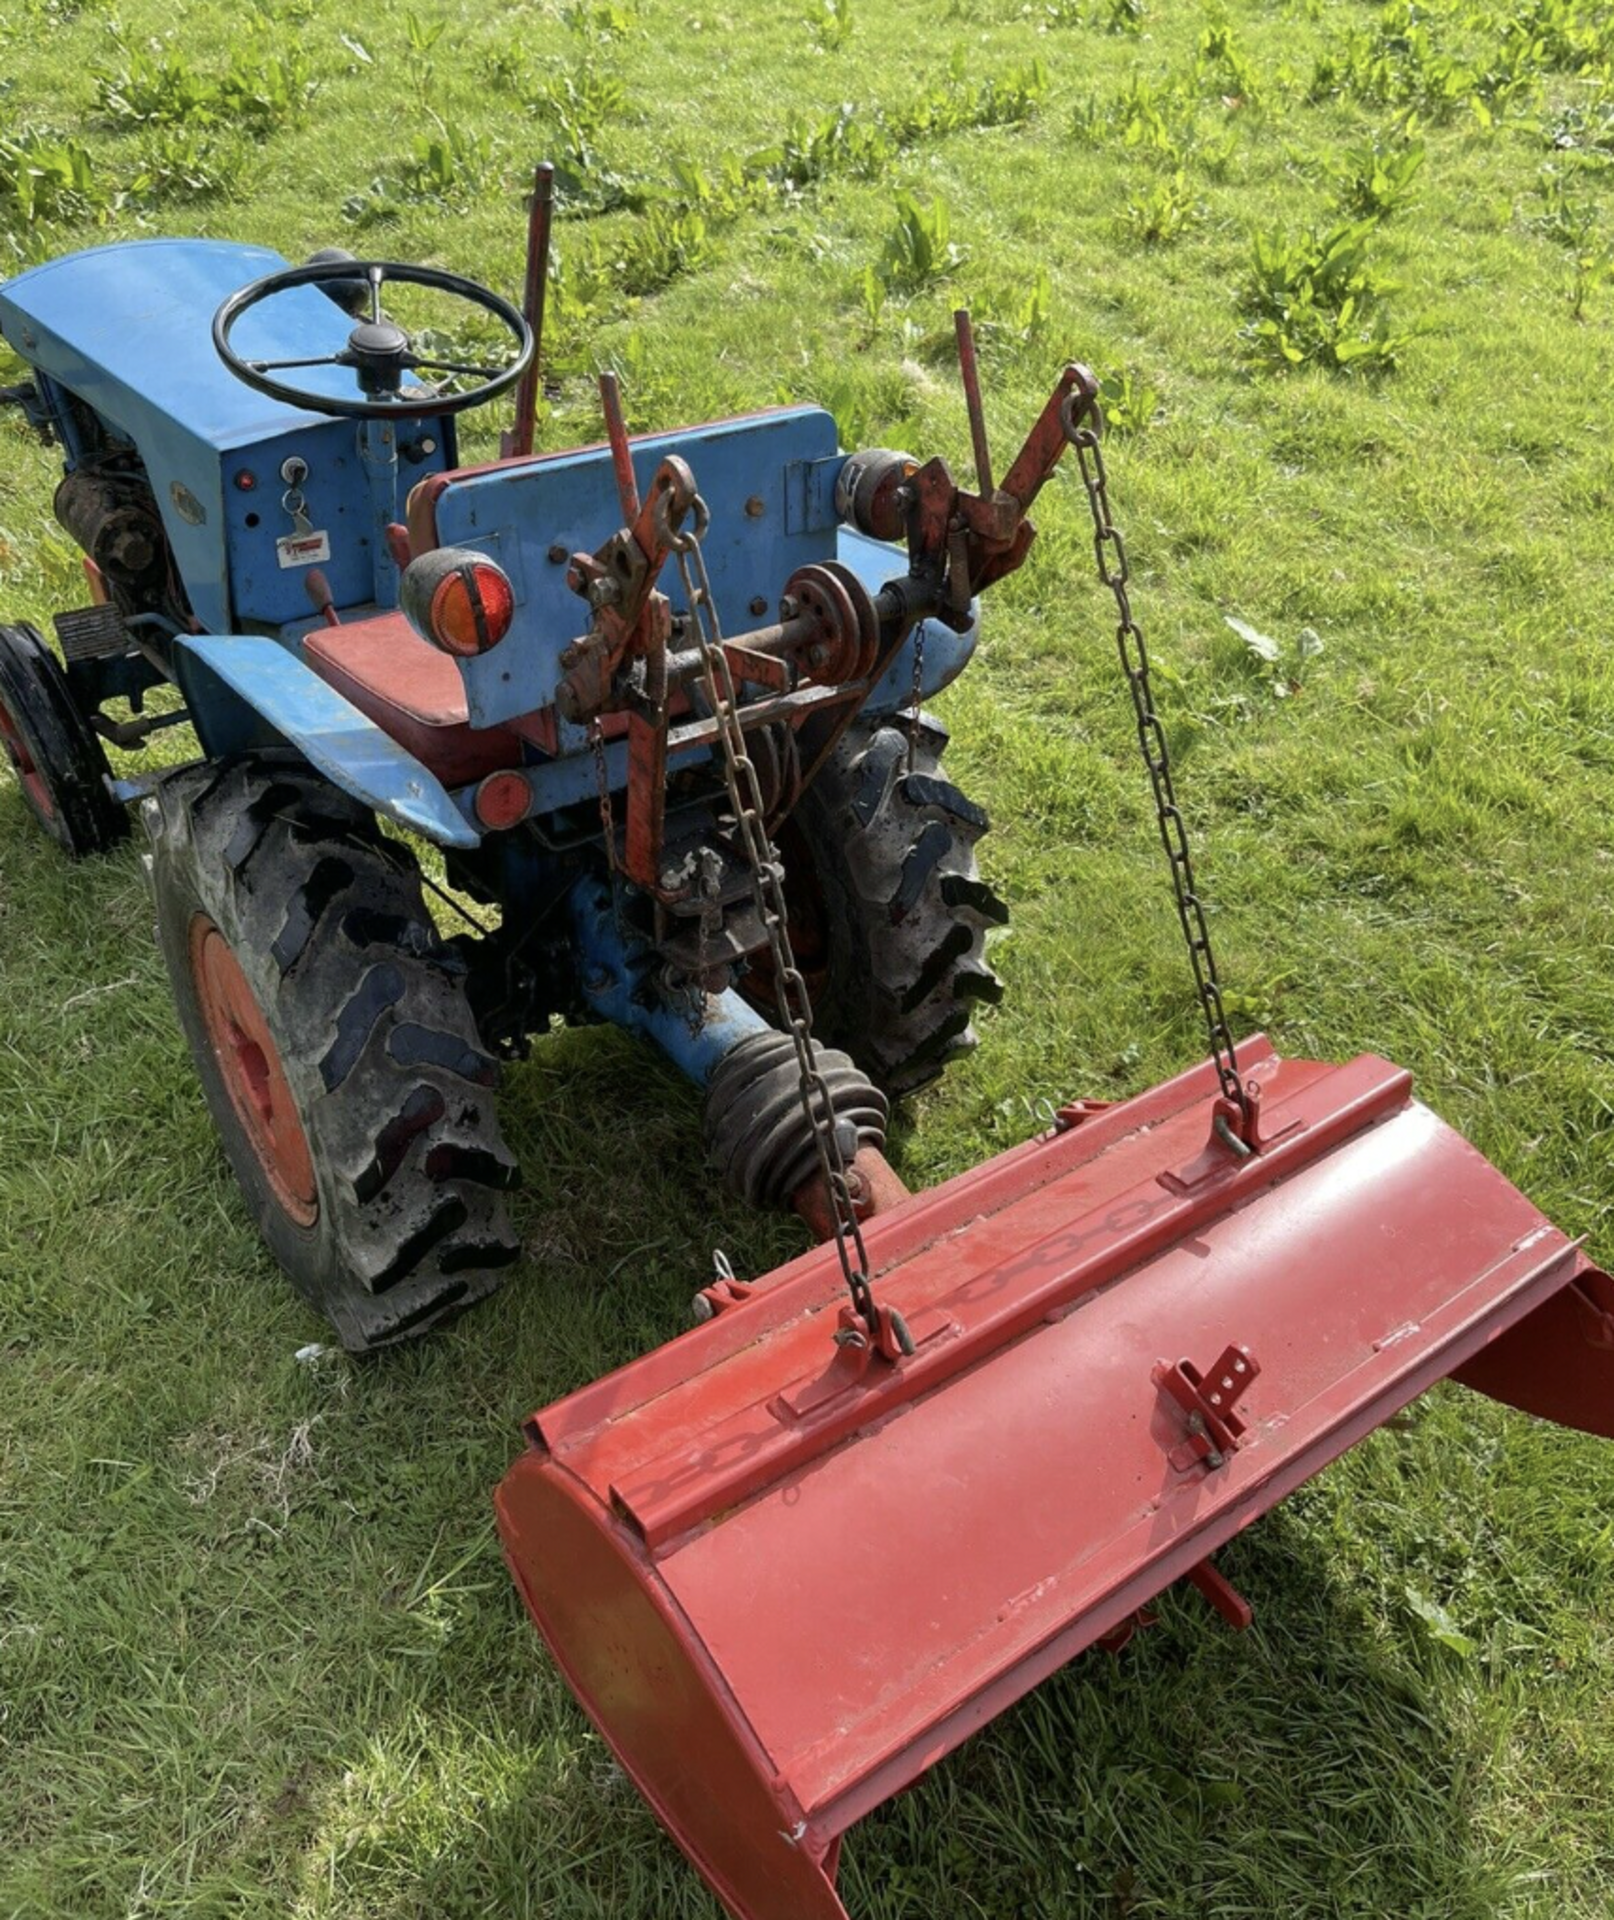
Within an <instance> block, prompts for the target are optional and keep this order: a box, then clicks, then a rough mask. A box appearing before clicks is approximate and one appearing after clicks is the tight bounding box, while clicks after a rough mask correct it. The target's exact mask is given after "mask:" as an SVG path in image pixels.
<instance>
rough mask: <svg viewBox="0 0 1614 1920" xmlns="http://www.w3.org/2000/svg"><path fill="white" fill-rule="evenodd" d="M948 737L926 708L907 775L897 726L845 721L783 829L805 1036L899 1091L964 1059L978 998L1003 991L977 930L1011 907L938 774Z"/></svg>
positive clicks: (904, 733)
mask: <svg viewBox="0 0 1614 1920" xmlns="http://www.w3.org/2000/svg"><path fill="white" fill-rule="evenodd" d="M946 744H947V730H946V729H945V728H944V727H943V726H942V725H941V724H940V723H939V722H938V721H936V720H934V719H932V718H931V716H930V715H928V714H926V715H924V716H923V717H922V718H921V720H920V723H919V729H918V734H917V738H916V741H915V748H914V757H913V767H912V770H911V771H910V769H909V766H908V730H907V726H906V723H904V724H902V725H900V726H899V725H896V724H893V723H891V722H889V721H887V722H883V723H882V722H879V721H873V722H854V724H853V725H852V726H851V727H850V728H848V730H847V732H846V733H845V735H843V737H842V739H841V741H840V744H839V745H838V746H837V748H836V750H835V752H834V753H833V754H832V755H831V757H830V759H829V760H828V761H827V762H826V763H825V765H824V767H823V768H822V769H821V770H820V772H819V774H818V775H817V777H816V778H815V779H814V781H813V783H812V785H811V786H810V787H809V788H808V790H807V792H806V793H805V794H804V795H803V797H802V800H801V803H800V805H799V806H798V808H797V809H796V812H795V813H794V815H792V817H791V819H790V820H789V821H787V822H786V826H785V830H784V833H783V835H782V843H783V844H782V852H783V856H784V860H785V869H786V880H787V890H788V891H789V892H790V893H791V895H792V896H793V898H792V904H793V912H792V926H793V931H798V930H799V931H800V932H801V933H802V934H803V935H804V936H805V951H803V952H801V953H800V955H799V957H800V958H801V959H802V960H803V964H804V971H806V972H807V973H808V977H809V985H810V986H811V987H812V988H813V989H814V999H813V1009H814V1011H813V1031H814V1033H815V1034H816V1035H817V1037H818V1038H819V1039H820V1040H822V1041H823V1042H825V1044H826V1045H829V1046H834V1047H843V1048H845V1050H846V1051H847V1052H848V1053H850V1054H851V1055H852V1057H853V1059H855V1060H856V1061H857V1063H858V1065H859V1066H861V1067H862V1068H863V1069H864V1071H865V1072H867V1073H868V1074H870V1075H871V1076H872V1077H873V1078H874V1080H875V1081H877V1082H878V1084H879V1085H880V1086H881V1088H882V1089H884V1091H886V1092H887V1093H890V1094H892V1095H895V1096H900V1095H902V1094H905V1093H911V1092H913V1091H914V1090H915V1088H917V1087H922V1086H924V1085H925V1084H926V1083H927V1082H928V1081H931V1080H934V1079H935V1078H936V1076H937V1075H938V1074H939V1073H940V1072H941V1071H942V1069H943V1068H944V1067H945V1066H946V1065H947V1063H948V1061H949V1060H953V1059H956V1058H957V1057H958V1055H960V1054H962V1053H967V1052H968V1051H969V1050H970V1048H972V1047H973V1046H974V1045H975V1044H976V1040H977V1035H976V1032H975V1028H974V1026H973V1025H972V1024H971V1017H972V1014H973V1012H974V1008H975V1005H976V1003H977V1002H979V1001H997V1000H999V999H1001V997H1002V993H1003V989H1002V985H1001V984H1000V982H999V980H998V977H997V975H996V974H995V973H994V972H993V971H992V969H991V968H990V967H989V966H988V965H987V962H986V955H985V938H986V930H987V928H988V927H993V926H1001V925H1003V924H1004V922H1006V921H1007V919H1008V917H1009V915H1008V909H1007V908H1006V907H1005V906H1004V904H1003V902H1002V901H1001V900H1000V899H999V898H998V896H997V895H996V894H995V893H994V892H993V891H992V889H991V888H990V887H989V886H988V885H987V884H986V882H985V881H984V880H982V878H981V876H980V873H979V871H978V869H977V867H976V864H975V843H976V841H977V840H979V839H980V837H981V835H982V834H983V833H985V832H986V830H987V825H988V822H987V817H986V814H985V812H984V811H983V810H982V809H981V808H980V807H978V806H976V805H975V803H974V802H973V801H971V800H969V799H968V798H967V797H966V796H965V795H964V794H963V793H961V792H960V791H959V789H958V788H957V787H956V786H954V785H953V783H952V782H951V781H950V780H948V779H947V778H946V777H945V775H944V774H943V773H942V771H941V755H942V750H943V748H944V747H945V746H946ZM804 861H805V863H806V865H807V867H808V869H809V871H808V873H806V874H803V873H801V871H800V868H801V865H802V863H803V862H804ZM793 864H794V865H795V866H796V868H797V872H796V876H795V878H794V880H792V879H791V869H792V865H793ZM814 896H816V897H814ZM814 921H816V922H817V927H816V929H815V928H814V926H813V922H814ZM815 931H816V933H817V935H818V938H817V939H816V941H815V939H814V938H813V935H814V932H815ZM815 949H816V953H815ZM810 955H812V956H814V958H815V959H816V964H814V959H813V958H809V956H810Z"/></svg>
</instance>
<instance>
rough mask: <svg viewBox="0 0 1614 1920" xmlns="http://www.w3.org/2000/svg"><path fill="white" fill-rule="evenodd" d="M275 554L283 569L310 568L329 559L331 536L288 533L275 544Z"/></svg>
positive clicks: (319, 533) (323, 533) (320, 533)
mask: <svg viewBox="0 0 1614 1920" xmlns="http://www.w3.org/2000/svg"><path fill="white" fill-rule="evenodd" d="M275 553H276V556H277V557H278V558H279V561H280V564H281V565H282V566H283V567H311V566H314V565H315V564H316V563H317V562H318V561H321V560H329V559H330V557H331V536H330V535H329V534H328V533H325V532H323V531H321V532H318V533H288V534H286V535H285V537H284V538H283V539H280V540H277V541H276V542H275Z"/></svg>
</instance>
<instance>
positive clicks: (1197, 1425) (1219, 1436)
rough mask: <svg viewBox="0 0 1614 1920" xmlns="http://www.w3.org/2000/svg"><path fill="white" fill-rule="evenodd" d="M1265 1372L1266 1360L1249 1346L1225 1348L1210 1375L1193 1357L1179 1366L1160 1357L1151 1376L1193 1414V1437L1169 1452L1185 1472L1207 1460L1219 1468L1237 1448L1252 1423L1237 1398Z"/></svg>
mask: <svg viewBox="0 0 1614 1920" xmlns="http://www.w3.org/2000/svg"><path fill="white" fill-rule="evenodd" d="M1260 1371H1261V1363H1260V1361H1258V1360H1257V1359H1256V1358H1255V1356H1254V1354H1252V1353H1251V1352H1250V1350H1249V1348H1248V1347H1227V1348H1225V1349H1224V1350H1223V1352H1222V1355H1221V1357H1220V1359H1218V1360H1217V1362H1216V1364H1215V1366H1213V1367H1212V1368H1211V1369H1210V1371H1209V1372H1208V1373H1201V1372H1200V1370H1199V1369H1198V1367H1196V1366H1195V1365H1194V1363H1193V1362H1192V1361H1191V1360H1179V1361H1178V1362H1177V1363H1176V1365H1175V1366H1173V1365H1172V1363H1171V1362H1170V1361H1169V1360H1159V1361H1156V1363H1155V1366H1154V1370H1153V1373H1152V1376H1151V1377H1152V1378H1153V1380H1154V1383H1155V1385H1156V1386H1157V1387H1159V1388H1160V1389H1161V1391H1162V1392H1164V1393H1166V1394H1167V1395H1169V1396H1170V1398H1171V1399H1173V1400H1175V1401H1176V1403H1177V1405H1178V1406H1179V1407H1181V1408H1182V1410H1183V1412H1184V1413H1185V1414H1186V1415H1187V1416H1188V1421H1187V1425H1188V1438H1187V1439H1186V1440H1184V1441H1182V1442H1181V1443H1180V1444H1179V1445H1177V1446H1175V1447H1173V1448H1172V1449H1171V1453H1170V1456H1169V1457H1170V1460H1171V1464H1172V1465H1173V1466H1174V1467H1175V1468H1176V1469H1177V1471H1178V1472H1179V1473H1186V1472H1187V1471H1188V1469H1189V1468H1190V1467H1192V1466H1194V1465H1196V1464H1197V1463H1198V1462H1199V1461H1201V1460H1203V1461H1204V1462H1205V1464H1206V1466H1208V1467H1212V1468H1215V1467H1219V1466H1221V1465H1222V1463H1223V1462H1224V1461H1225V1460H1226V1458H1227V1456H1228V1455H1229V1454H1230V1453H1235V1452H1237V1450H1238V1445H1239V1442H1240V1441H1241V1440H1242V1439H1243V1437H1244V1433H1245V1430H1246V1428H1247V1426H1248V1424H1249V1423H1248V1422H1247V1421H1246V1420H1245V1419H1244V1418H1243V1416H1242V1415H1241V1414H1240V1413H1239V1411H1238V1407H1237V1402H1238V1401H1239V1400H1240V1399H1241V1398H1242V1397H1243V1395H1244V1393H1245V1391H1246V1389H1247V1388H1248V1387H1249V1385H1250V1383H1251V1382H1252V1381H1253V1380H1254V1379H1255V1378H1256V1376H1257V1375H1258V1374H1259V1373H1260Z"/></svg>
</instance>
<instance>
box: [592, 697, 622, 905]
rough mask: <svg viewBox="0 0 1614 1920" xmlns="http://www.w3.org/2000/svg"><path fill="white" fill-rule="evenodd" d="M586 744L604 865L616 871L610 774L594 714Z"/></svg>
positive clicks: (602, 733)
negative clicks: (591, 755) (602, 837)
mask: <svg viewBox="0 0 1614 1920" xmlns="http://www.w3.org/2000/svg"><path fill="white" fill-rule="evenodd" d="M588 743H589V746H590V747H591V748H592V749H593V753H594V786H595V789H596V791H597V793H598V796H599V804H600V825H601V827H602V828H603V829H604V831H605V859H606V864H607V865H608V866H609V867H610V868H611V871H612V872H613V873H614V872H615V871H616V864H617V861H616V820H615V817H614V816H613V814H612V812H611V774H610V769H609V768H608V767H607V766H606V764H605V727H604V725H603V723H602V722H601V720H600V718H599V716H598V715H597V714H596V715H595V717H594V722H593V724H592V725H591V726H590V728H589V730H588Z"/></svg>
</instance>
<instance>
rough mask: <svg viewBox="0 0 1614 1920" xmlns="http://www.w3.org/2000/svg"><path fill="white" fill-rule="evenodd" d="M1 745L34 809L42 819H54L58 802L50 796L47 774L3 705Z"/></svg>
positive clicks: (0, 716)
mask: <svg viewBox="0 0 1614 1920" xmlns="http://www.w3.org/2000/svg"><path fill="white" fill-rule="evenodd" d="M0 747H3V748H4V749H5V754H6V758H7V759H8V760H9V761H10V762H11V765H12V769H13V771H14V772H15V773H16V776H17V778H18V779H19V780H20V781H21V782H22V790H23V792H24V793H25V794H27V796H28V798H29V799H30V800H31V801H32V802H33V806H34V811H35V812H36V813H37V814H38V815H39V817H40V818H41V819H42V820H54V819H55V818H56V802H55V801H54V800H52V798H51V797H50V788H49V787H47V786H46V785H45V776H44V775H43V774H42V773H41V772H40V771H39V768H38V767H37V766H36V765H35V764H34V756H33V754H32V753H31V752H29V750H28V742H27V741H26V740H24V738H23V737H22V729H21V728H20V727H19V726H18V725H17V723H16V721H15V720H13V719H12V717H11V715H10V713H9V712H8V711H7V710H6V708H5V707H4V706H3V705H0Z"/></svg>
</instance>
